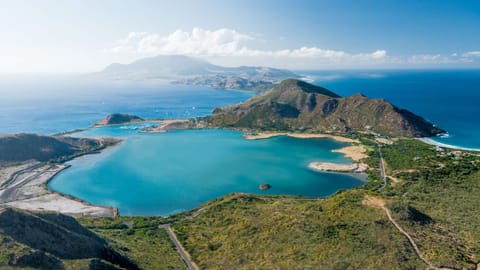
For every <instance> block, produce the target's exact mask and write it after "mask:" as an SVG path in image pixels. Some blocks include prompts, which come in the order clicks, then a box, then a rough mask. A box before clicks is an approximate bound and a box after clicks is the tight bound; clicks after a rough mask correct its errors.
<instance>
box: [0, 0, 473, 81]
mask: <svg viewBox="0 0 480 270" xmlns="http://www.w3.org/2000/svg"><path fill="white" fill-rule="evenodd" d="M168 54H184V55H189V56H194V57H200V58H203V59H206V60H208V61H210V62H212V63H215V64H221V65H226V66H238V65H263V66H272V67H280V68H289V69H362V68H365V69H376V68H378V69H382V68H415V69H416V68H480V1H478V0H472V1H470V0H450V1H446V0H398V1H397V0H382V1H379V0H350V1H346V0H335V1H333V0H332V1H322V0H282V1H280V0H237V1H233V0H221V1H219V0H190V1H187V0H175V1H173V0H169V1H160V0H157V1H153V0H152V1H149V0H134V1H129V0H125V1H121V0H102V1H97V0H62V1H56V0H31V1H27V0H0V73H77V72H92V71H98V70H101V69H102V68H104V67H105V66H107V65H108V64H111V63H130V62H132V61H134V60H137V59H141V58H144V57H151V56H155V55H168Z"/></svg>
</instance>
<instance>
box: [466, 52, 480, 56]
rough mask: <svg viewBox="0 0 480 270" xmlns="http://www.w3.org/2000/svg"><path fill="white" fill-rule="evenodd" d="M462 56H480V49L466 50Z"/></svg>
mask: <svg viewBox="0 0 480 270" xmlns="http://www.w3.org/2000/svg"><path fill="white" fill-rule="evenodd" d="M462 56H463V57H480V51H472V52H466V53H464V54H463V55H462Z"/></svg>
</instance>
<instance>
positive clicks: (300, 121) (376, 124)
mask: <svg viewBox="0 0 480 270" xmlns="http://www.w3.org/2000/svg"><path fill="white" fill-rule="evenodd" d="M205 121H206V122H208V123H209V124H211V125H213V126H222V127H236V128H249V129H260V130H285V131H311V132H329V133H348V132H352V131H355V132H375V133H380V134H384V135H391V136H397V137H398V136H405V137H425V136H433V135H436V134H438V133H441V132H443V130H441V129H439V128H436V127H435V126H434V125H433V124H432V123H430V122H428V121H426V120H425V119H423V118H422V117H420V116H418V115H415V114H413V113H411V112H409V111H407V110H404V109H400V108H397V107H395V106H394V105H392V104H391V103H389V102H387V101H386V100H384V99H372V98H367V97H365V96H363V95H361V94H356V95H353V96H349V97H340V96H339V95H337V94H335V93H333V92H331V91H329V90H327V89H325V88H323V87H319V86H315V85H312V84H309V83H306V82H303V81H300V80H295V79H289V80H285V81H283V82H281V83H280V84H278V85H277V86H275V87H274V88H273V89H272V90H270V91H268V92H266V93H265V94H263V95H261V96H256V97H253V98H251V99H250V100H248V101H246V102H244V103H242V104H237V105H232V106H228V107H224V108H217V109H215V111H214V112H213V115H212V116H209V117H206V118H205Z"/></svg>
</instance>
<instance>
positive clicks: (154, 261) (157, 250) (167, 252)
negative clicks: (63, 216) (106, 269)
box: [79, 217, 185, 269]
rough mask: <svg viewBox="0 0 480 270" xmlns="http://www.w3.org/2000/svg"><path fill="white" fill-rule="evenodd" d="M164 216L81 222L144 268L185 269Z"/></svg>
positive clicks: (96, 219)
mask: <svg viewBox="0 0 480 270" xmlns="http://www.w3.org/2000/svg"><path fill="white" fill-rule="evenodd" d="M165 221H166V220H165V219H164V218H161V217H119V218H115V219H113V218H82V219H79V222H80V223H81V224H83V225H84V226H86V227H88V228H89V229H91V230H93V231H94V232H95V233H97V234H98V235H100V236H101V237H102V238H104V239H106V240H107V241H108V243H109V244H110V245H111V246H112V247H114V248H115V249H116V250H117V251H119V252H120V253H121V254H123V255H126V256H128V257H129V258H130V259H131V260H133V261H134V262H135V263H137V264H138V266H139V267H140V268H141V269H185V264H184V262H183V261H182V259H181V258H180V256H179V255H178V253H177V252H176V250H175V248H174V246H173V243H172V242H171V241H170V239H169V238H168V235H167V234H166V232H165V230H163V229H160V228H158V225H160V224H163V223H164V222H165Z"/></svg>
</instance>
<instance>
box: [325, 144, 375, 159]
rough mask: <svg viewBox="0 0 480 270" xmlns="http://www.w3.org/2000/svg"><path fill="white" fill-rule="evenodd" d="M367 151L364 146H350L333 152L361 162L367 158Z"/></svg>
mask: <svg viewBox="0 0 480 270" xmlns="http://www.w3.org/2000/svg"><path fill="white" fill-rule="evenodd" d="M366 151H367V149H366V148H365V146H363V145H350V146H345V147H342V148H340V149H334V150H332V152H335V153H341V154H343V155H344V156H345V157H347V158H350V159H352V160H354V161H359V160H362V159H364V158H367V157H368V156H367V154H365V152H366Z"/></svg>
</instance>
